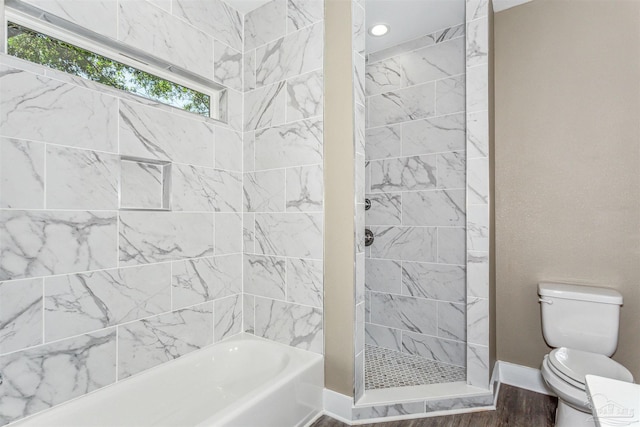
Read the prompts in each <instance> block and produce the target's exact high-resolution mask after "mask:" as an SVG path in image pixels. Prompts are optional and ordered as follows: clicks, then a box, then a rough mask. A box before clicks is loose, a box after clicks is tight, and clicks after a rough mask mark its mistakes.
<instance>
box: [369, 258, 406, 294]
mask: <svg viewBox="0 0 640 427" xmlns="http://www.w3.org/2000/svg"><path fill="white" fill-rule="evenodd" d="M365 271H366V276H365V286H366V288H367V290H368V291H376V292H385V293H392V294H398V295H399V294H400V293H401V289H402V287H401V280H402V268H401V263H400V262H399V261H390V260H385V259H372V258H367V259H366V260H365Z"/></svg>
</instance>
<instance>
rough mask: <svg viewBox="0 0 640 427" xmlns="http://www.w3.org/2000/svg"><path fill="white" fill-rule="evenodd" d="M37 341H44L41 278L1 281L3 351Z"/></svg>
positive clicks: (0, 338)
mask: <svg viewBox="0 0 640 427" xmlns="http://www.w3.org/2000/svg"><path fill="white" fill-rule="evenodd" d="M38 344H42V279H26V280H16V281H12V282H0V354H3V353H9V352H12V351H17V350H22V349H23V348H26V347H31V346H34V345H38ZM0 416H1V415H0Z"/></svg>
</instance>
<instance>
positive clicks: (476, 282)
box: [467, 252, 489, 298]
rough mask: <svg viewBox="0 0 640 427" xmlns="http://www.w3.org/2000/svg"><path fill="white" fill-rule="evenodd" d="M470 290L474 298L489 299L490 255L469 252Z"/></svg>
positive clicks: (468, 291) (469, 292)
mask: <svg viewBox="0 0 640 427" xmlns="http://www.w3.org/2000/svg"><path fill="white" fill-rule="evenodd" d="M467 269H468V272H467V274H468V279H467V283H468V290H467V294H468V295H469V296H472V297H478V298H489V254H488V253H487V252H467Z"/></svg>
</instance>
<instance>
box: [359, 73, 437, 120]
mask: <svg viewBox="0 0 640 427" xmlns="http://www.w3.org/2000/svg"><path fill="white" fill-rule="evenodd" d="M435 109H436V106H435V84H434V83H424V84H421V85H417V86H412V87H409V88H406V89H400V90H397V91H393V92H387V93H384V94H382V95H375V96H372V97H370V98H369V109H368V111H369V126H370V127H376V126H383V125H390V124H394V123H400V122H406V121H409V120H416V119H424V118H427V117H431V116H433V115H434V114H435Z"/></svg>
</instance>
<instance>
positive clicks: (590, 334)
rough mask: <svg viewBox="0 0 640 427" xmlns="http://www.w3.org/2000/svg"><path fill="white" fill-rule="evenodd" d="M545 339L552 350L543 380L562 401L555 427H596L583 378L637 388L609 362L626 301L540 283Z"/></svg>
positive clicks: (601, 291) (609, 292)
mask: <svg viewBox="0 0 640 427" xmlns="http://www.w3.org/2000/svg"><path fill="white" fill-rule="evenodd" d="M538 295H539V296H540V299H539V301H540V309H541V312H542V334H543V335H544V339H545V341H546V342H547V344H548V345H549V346H550V347H553V348H554V350H552V351H551V352H550V353H549V354H547V355H546V356H544V360H543V361H542V368H541V371H542V378H544V381H545V382H546V383H547V385H548V386H549V388H550V389H551V390H552V391H554V392H555V393H556V395H557V396H558V409H557V410H556V427H582V426H585V427H587V426H590V427H593V426H595V423H594V421H593V418H592V415H591V407H590V406H589V402H588V398H587V393H586V391H585V375H587V374H592V375H598V376H601V377H607V378H612V379H616V380H620V381H627V382H633V376H632V375H631V372H629V371H628V370H627V369H626V368H625V367H624V366H622V365H621V364H619V363H617V362H615V361H614V360H612V359H610V358H609V356H611V355H612V354H613V353H614V351H615V350H616V347H617V346H618V327H619V319H620V306H621V305H622V295H621V294H620V293H619V292H617V291H615V290H613V289H608V288H601V287H595V286H582V285H573V284H566V283H550V282H545V283H539V284H538Z"/></svg>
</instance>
